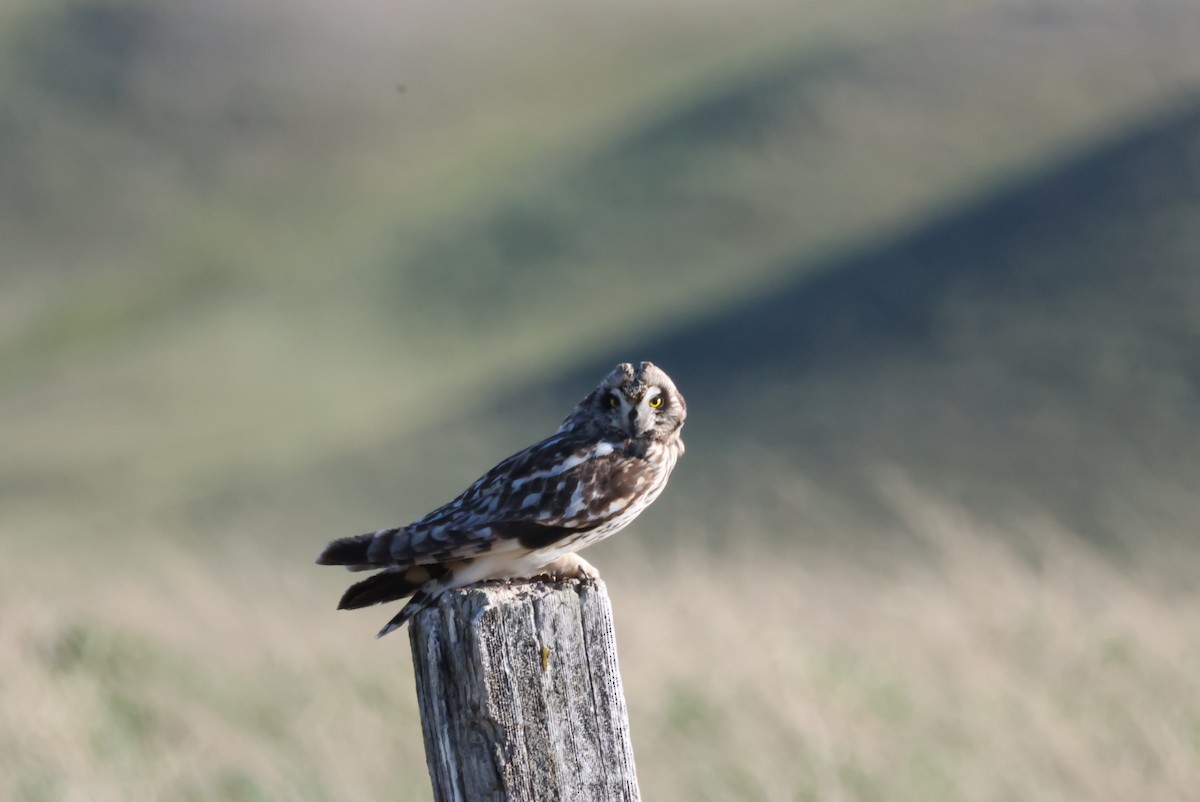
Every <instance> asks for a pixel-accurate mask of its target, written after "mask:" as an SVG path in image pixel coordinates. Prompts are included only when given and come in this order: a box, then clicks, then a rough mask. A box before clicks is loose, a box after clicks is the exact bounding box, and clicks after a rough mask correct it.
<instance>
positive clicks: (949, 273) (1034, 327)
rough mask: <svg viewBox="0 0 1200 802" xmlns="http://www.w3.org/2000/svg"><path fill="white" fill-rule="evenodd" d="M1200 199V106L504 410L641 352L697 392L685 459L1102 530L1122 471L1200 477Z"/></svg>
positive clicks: (563, 403)
mask: <svg viewBox="0 0 1200 802" xmlns="http://www.w3.org/2000/svg"><path fill="white" fill-rule="evenodd" d="M1198 208H1200V105H1197V104H1193V105H1189V106H1186V107H1182V108H1179V109H1177V110H1175V111H1174V112H1172V113H1170V114H1168V115H1166V116H1164V117H1162V118H1160V119H1156V120H1154V121H1153V122H1151V123H1148V124H1146V125H1144V126H1143V127H1142V128H1140V129H1139V130H1136V131H1134V132H1132V133H1129V134H1127V135H1126V136H1124V137H1123V138H1121V139H1119V140H1117V141H1112V142H1109V143H1106V144H1103V145H1101V146H1098V147H1096V148H1095V149H1093V150H1092V151H1090V152H1087V153H1085V154H1083V155H1081V156H1079V157H1078V158H1075V159H1074V160H1072V161H1070V162H1069V163H1067V164H1064V165H1061V166H1058V167H1056V168H1054V169H1052V170H1049V171H1047V172H1045V173H1044V174H1041V175H1037V176H1034V177H1032V178H1031V179H1030V180H1028V181H1026V182H1025V183H1023V184H1021V185H1018V186H1014V187H1011V188H1009V189H1008V190H1007V191H1005V192H1003V193H1001V194H999V195H997V196H995V197H992V198H991V199H989V200H986V201H984V202H982V203H980V204H978V205H977V206H975V207H972V208H969V209H965V210H963V211H959V212H955V213H953V214H950V215H948V216H946V217H945V218H944V219H941V220H937V221H935V222H933V223H931V224H930V225H927V226H925V227H924V228H922V229H920V230H918V231H915V232H913V233H911V234H909V235H906V236H903V237H900V238H898V239H895V240H893V241H891V242H888V243H885V244H883V245H881V246H879V247H876V248H873V249H871V250H869V251H867V252H864V253H857V254H851V255H848V256H845V257H843V258H840V259H836V260H834V261H832V262H830V263H828V264H826V265H823V266H820V268H819V269H816V270H814V269H813V266H812V265H807V264H803V263H798V264H796V265H794V266H793V270H794V272H796V273H800V274H801V275H802V276H803V277H802V278H800V279H799V280H797V281H795V282H794V283H792V284H791V285H788V286H784V287H779V288H776V289H773V290H772V291H770V292H768V293H766V294H764V295H763V296H762V297H761V298H759V299H757V300H755V301H753V302H751V303H749V304H745V305H742V306H739V307H737V308H733V309H721V310H717V311H714V313H713V314H712V315H710V316H708V317H705V318H702V319H699V320H696V321H694V322H692V323H690V324H688V325H686V326H683V327H680V328H678V329H676V330H674V331H671V332H667V333H659V334H658V335H656V336H654V337H653V338H651V339H649V340H646V341H643V342H636V343H626V344H624V345H623V346H622V347H621V348H619V349H614V350H612V351H611V352H609V353H607V354H605V355H604V356H603V357H601V358H599V359H596V360H593V361H590V362H589V363H588V364H586V365H584V366H581V367H580V368H579V369H578V370H575V371H572V372H571V373H570V374H569V375H566V376H562V377H559V378H556V379H555V380H553V381H552V382H550V383H549V385H548V386H547V387H546V388H544V392H543V390H542V389H541V388H538V389H534V390H533V391H532V393H531V392H530V389H529V388H525V389H523V390H522V391H521V393H520V398H519V399H510V400H509V401H507V402H505V403H504V404H503V407H504V409H503V410H501V411H500V414H504V415H520V414H521V413H522V411H524V412H525V413H526V414H527V413H528V412H529V410H528V408H527V403H526V402H527V401H528V399H529V398H530V397H531V395H532V396H533V397H539V398H542V397H546V398H550V399H553V402H554V405H555V406H556V407H561V408H564V409H565V408H567V407H568V406H569V405H570V404H571V403H573V402H574V401H575V400H577V398H576V397H577V396H578V395H579V394H580V388H586V387H588V386H590V384H591V383H593V382H594V381H595V379H596V377H598V376H600V375H603V373H604V372H605V371H606V370H607V369H608V368H610V367H611V365H612V364H613V363H614V362H616V361H621V360H625V359H641V358H649V359H652V360H653V361H655V362H656V363H657V364H659V365H661V366H663V367H664V368H666V369H667V370H669V372H670V373H671V374H672V375H673V376H674V377H675V378H676V380H677V382H678V384H679V386H680V387H681V388H682V389H683V391H684V392H685V393H686V394H687V396H688V400H689V404H690V408H691V418H690V420H689V423H688V435H689V437H688V442H689V447H690V448H691V449H692V453H697V454H709V455H717V454H721V453H724V452H728V451H729V450H731V449H737V448H739V447H742V446H747V445H751V446H753V447H755V448H759V449H768V450H770V451H772V452H776V453H778V454H783V455H785V456H786V459H787V460H788V461H789V462H790V463H792V464H793V465H795V466H796V467H797V469H798V470H801V471H806V472H817V473H822V474H825V475H829V476H834V477H836V476H837V475H838V472H839V471H843V472H844V475H843V476H842V479H843V480H844V481H845V482H852V481H855V480H856V478H857V481H859V482H861V478H862V469H863V467H864V466H870V465H872V464H879V463H890V464H897V465H901V466H903V467H905V468H906V469H908V470H910V471H911V472H913V473H914V474H915V475H917V476H919V477H923V478H925V479H926V480H928V481H929V482H932V483H936V484H937V485H938V486H939V487H946V488H948V489H950V490H951V491H959V490H961V491H963V493H964V494H965V496H964V497H965V498H966V499H967V500H972V499H974V500H978V498H979V497H980V496H987V495H994V494H993V491H995V492H996V493H998V494H999V497H1003V498H1006V499H1011V498H1012V497H1014V496H1017V497H1022V496H1028V497H1032V498H1035V499H1036V500H1037V501H1038V503H1045V504H1046V505H1047V506H1049V507H1052V508H1055V509H1057V510H1058V511H1059V512H1062V513H1063V514H1066V515H1069V516H1074V517H1081V519H1082V524H1081V525H1083V526H1093V525H1095V523H1096V522H1095V520H1093V518H1094V517H1095V516H1093V515H1091V514H1089V511H1091V512H1094V513H1096V514H1097V515H1099V514H1100V513H1101V511H1102V509H1103V508H1104V504H1103V503H1102V500H1101V499H1100V498H1099V497H1100V496H1103V495H1104V494H1107V493H1110V492H1111V491H1112V490H1113V486H1114V484H1120V483H1121V482H1123V481H1124V478H1125V477H1128V476H1129V474H1130V473H1135V472H1140V471H1145V470H1146V469H1150V470H1151V471H1152V472H1153V473H1160V472H1161V473H1169V474H1172V475H1175V476H1179V475H1180V474H1179V471H1180V470H1184V474H1183V475H1186V476H1195V475H1196V473H1195V471H1196V468H1197V466H1196V465H1195V464H1193V463H1194V462H1195V459H1196V455H1197V454H1198V453H1200V450H1195V449H1191V448H1188V447H1187V446H1186V444H1188V443H1195V442H1196V428H1195V423H1196V422H1197V418H1198V417H1200V415H1198V410H1200V365H1198V363H1197V360H1196V359H1195V355H1196V354H1197V353H1198V352H1200V350H1198V349H1200V324H1198V323H1197V321H1196V317H1195V312H1196V309H1198V308H1200V278H1197V270H1196V265H1197V264H1198V263H1200V231H1198V230H1197V224H1198V223H1200V219H1197V216H1196V209H1198ZM1189 213H1190V216H1189ZM1168 397H1169V398H1168ZM706 459H708V460H709V465H710V468H711V469H712V470H715V471H718V472H719V471H720V470H721V469H720V467H719V466H720V460H712V459H711V456H710V457H708V458H706ZM833 481H834V483H835V484H837V483H838V480H837V479H836V478H835V479H834V480H833ZM848 492H853V491H848Z"/></svg>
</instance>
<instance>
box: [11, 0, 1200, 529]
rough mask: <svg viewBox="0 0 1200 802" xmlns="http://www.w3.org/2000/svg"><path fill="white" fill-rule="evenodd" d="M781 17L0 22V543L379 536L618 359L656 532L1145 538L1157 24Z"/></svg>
mask: <svg viewBox="0 0 1200 802" xmlns="http://www.w3.org/2000/svg"><path fill="white" fill-rule="evenodd" d="M784 9H785V7H784V6H782V5H780V6H777V7H773V6H772V5H771V4H770V3H763V4H761V5H758V6H754V7H752V8H750V9H745V10H736V11H735V10H733V9H732V8H731V7H730V8H727V7H725V6H723V5H721V4H715V5H711V6H705V7H703V8H700V9H697V8H694V7H692V6H690V5H688V6H686V7H685V6H684V5H679V6H672V5H667V6H661V7H656V8H655V9H643V8H640V7H635V6H632V5H631V6H629V7H623V8H622V9H621V14H618V15H615V16H612V17H611V18H610V15H609V14H608V13H605V12H601V11H599V10H594V11H589V12H584V11H576V12H571V13H567V12H562V11H556V12H549V11H547V10H546V9H544V8H540V7H535V6H532V5H531V6H529V15H528V16H526V17H522V16H520V15H512V14H508V13H505V14H504V15H501V16H503V19H501V16H497V15H500V12H497V11H492V10H489V9H486V8H483V7H480V8H476V9H473V14H472V15H470V17H469V18H459V17H457V16H455V15H451V14H450V13H449V12H447V11H445V10H443V9H440V8H439V7H437V6H434V5H429V6H421V7H414V8H413V9H411V10H410V11H407V12H406V13H405V14H403V15H394V14H392V13H391V12H390V11H388V10H387V9H386V8H385V7H383V6H378V7H364V8H363V9H362V16H361V17H354V18H351V17H347V16H343V15H336V14H333V13H331V12H327V11H326V10H324V9H322V8H321V7H319V6H317V5H315V4H314V5H311V6H297V7H295V8H294V9H293V10H291V11H290V12H289V14H288V15H287V16H286V17H283V18H281V17H279V15H277V14H274V13H272V12H271V10H270V9H268V8H266V7H265V6H264V7H260V6H255V5H254V4H249V5H245V4H233V3H215V4H214V3H191V4H176V5H174V6H172V7H163V6H160V5H156V4H150V3H138V2H105V3H98V4H97V3H78V4H74V3H69V2H67V3H54V4H26V5H17V6H12V7H10V8H9V9H8V10H7V11H6V13H5V15H4V16H3V17H2V18H0V19H2V20H3V30H2V33H3V41H4V43H5V47H4V50H3V53H2V54H0V55H2V57H3V63H4V64H5V69H4V70H3V76H4V77H3V87H4V90H3V91H4V97H5V103H4V105H3V108H2V109H0V150H2V152H3V160H2V164H3V168H2V170H0V180H3V182H4V186H5V191H4V192H3V193H2V197H3V206H0V234H2V236H3V239H4V241H5V243H6V248H5V250H6V255H5V261H6V266H5V271H4V278H3V281H4V284H5V287H4V293H3V295H4V300H3V304H4V315H3V321H4V322H3V326H2V330H0V333H2V335H3V340H2V341H0V353H2V354H3V356H4V359H3V364H4V368H3V369H2V370H0V382H2V383H3V384H2V385H0V386H2V387H3V395H2V397H0V405H2V408H0V413H2V414H3V416H4V419H5V421H6V423H5V426H6V429H7V430H8V433H7V435H6V440H8V441H9V442H8V447H7V448H6V456H5V458H4V461H3V463H2V464H0V476H2V477H3V480H4V481H3V482H2V483H0V494H2V496H3V502H4V507H5V510H6V512H5V518H6V519H7V523H6V524H5V527H6V528H10V527H11V528H13V529H14V530H16V529H21V530H24V531H43V532H45V533H52V532H55V531H58V532H64V531H65V532H73V531H74V529H75V526H74V522H75V521H76V520H77V518H78V516H79V515H80V514H81V513H83V512H84V511H86V515H87V517H88V520H89V521H90V522H91V526H93V527H96V529H97V531H98V532H100V531H102V532H104V533H106V534H107V535H113V534H115V533H117V532H129V531H134V532H135V533H136V532H137V531H150V530H153V531H159V530H160V529H162V528H163V527H164V526H165V527H166V528H167V529H169V530H171V531H177V532H180V533H181V534H186V533H188V532H191V533H193V534H200V533H206V534H213V533H216V532H218V531H224V530H227V529H229V528H230V527H233V528H234V529H242V528H244V527H247V526H253V527H254V528H258V527H259V526H261V527H262V528H263V529H265V530H275V531H288V532H289V533H290V534H289V535H288V537H289V539H292V538H295V537H296V535H295V533H294V531H293V529H292V527H293V526H294V525H295V524H296V523H297V522H307V523H309V524H311V525H313V528H314V530H316V531H321V529H322V528H323V527H329V528H330V529H332V530H333V531H340V530H341V529H342V528H344V527H346V526H350V527H352V528H353V527H358V526H367V527H370V526H374V525H375V524H374V523H372V521H377V520H379V519H381V520H384V521H390V520H392V519H393V518H395V517H396V516H397V515H399V516H401V517H403V516H406V515H410V514H412V513H413V512H419V511H420V510H421V509H422V508H423V507H424V506H427V505H429V504H432V503H436V502H438V501H441V500H444V498H445V497H446V496H447V495H448V494H451V493H453V492H454V491H455V488H457V486H458V485H459V484H461V483H462V482H464V481H466V480H467V479H469V477H471V476H473V475H475V473H476V472H477V471H479V470H481V469H482V468H484V467H486V465H488V464H490V463H491V462H492V461H494V460H496V459H498V458H499V457H500V456H503V455H504V454H506V453H508V451H509V450H510V449H512V448H516V447H519V446H520V445H521V444H523V443H525V442H528V441H529V440H530V439H531V438H534V437H537V436H539V435H541V434H543V433H545V432H547V431H548V430H549V429H550V428H552V426H553V423H554V422H555V421H556V420H557V418H558V417H559V416H561V414H562V412H563V410H565V409H566V408H567V407H568V406H569V405H570V404H571V403H573V402H574V400H576V399H577V397H579V396H581V395H582V394H583V392H585V391H586V389H587V388H588V387H589V386H590V384H591V383H592V382H594V380H595V377H596V376H598V375H600V374H601V373H602V372H603V370H604V369H606V368H607V367H608V366H609V364H610V363H611V362H613V361H615V360H617V359H640V358H651V359H654V360H655V361H657V362H658V363H659V364H661V365H663V366H664V367H666V368H667V369H668V370H671V371H672V372H673V373H676V374H677V375H678V377H679V382H680V384H681V386H682V387H683V388H684V389H685V392H687V394H688V395H689V399H690V401H691V404H692V407H693V410H694V411H693V415H692V420H691V422H689V427H688V428H689V433H690V437H689V442H690V443H691V444H692V446H693V449H692V452H691V454H692V458H691V459H689V460H688V463H689V464H688V465H687V470H685V471H683V472H682V473H681V475H680V476H679V481H678V483H677V484H678V486H677V487H673V489H672V493H671V494H670V495H669V497H668V498H666V499H664V501H663V506H664V507H665V509H666V511H667V512H664V513H663V514H662V515H661V516H660V518H659V526H660V527H661V526H666V525H668V524H667V521H668V520H674V521H679V522H683V523H681V524H680V525H681V526H690V525H691V523H693V522H694V521H696V520H699V519H704V520H708V521H712V520H713V518H712V517H711V515H712V514H713V511H711V510H708V509H707V508H706V506H705V505H703V504H701V503H700V502H699V499H702V498H703V499H714V498H719V499H721V502H720V503H719V504H718V505H717V506H718V507H719V508H720V510H719V511H718V512H717V514H718V515H720V516H724V517H723V518H719V519H718V520H720V521H721V527H726V526H729V525H732V524H733V522H734V521H738V520H742V517H743V516H744V515H745V514H747V513H748V512H754V513H756V514H758V515H762V516H765V518H764V519H763V520H764V524H766V525H768V526H769V528H771V529H776V528H778V527H780V526H788V524H789V523H790V524H792V525H793V526H794V528H799V529H802V530H804V531H808V532H814V531H815V532H821V531H828V532H834V531H840V530H842V529H844V528H845V524H846V523H847V522H848V521H850V522H853V524H854V525H855V526H861V525H869V526H868V528H871V527H874V526H876V525H877V524H878V523H879V520H878V518H877V517H872V516H873V513H872V508H873V507H875V506H877V504H876V502H877V500H878V499H877V496H878V493H877V492H876V490H875V485H876V484H877V482H876V479H875V477H876V475H877V474H878V471H879V470H880V469H881V468H883V469H889V470H890V469H895V470H898V471H901V472H903V473H905V474H907V475H909V476H910V477H911V478H912V479H913V480H914V481H916V482H917V483H918V484H920V485H921V486H923V487H927V488H929V489H930V490H932V491H935V492H936V493H939V494H945V495H946V496H948V497H950V498H954V499H956V500H960V501H962V502H964V503H967V504H968V505H970V506H971V507H972V508H975V509H977V510H978V511H980V512H981V513H983V514H985V515H986V516H988V517H994V516H995V515H997V514H999V513H1001V512H1003V511H1012V510H1017V511H1024V510H1025V509H1026V508H1035V509H1045V508H1048V509H1049V510H1051V511H1052V512H1053V514H1055V515H1056V516H1060V517H1061V518H1062V519H1063V520H1064V521H1065V522H1066V523H1067V524H1070V525H1072V526H1075V527H1077V528H1080V529H1082V530H1083V531H1085V532H1089V533H1091V532H1096V533H1097V534H1100V535H1105V536H1107V535H1111V534H1112V531H1111V530H1113V529H1114V527H1115V528H1116V529H1120V528H1121V527H1122V526H1123V525H1124V524H1123V523H1122V522H1123V521H1124V520H1125V519H1126V518H1128V519H1129V520H1130V521H1134V520H1139V516H1141V515H1144V514H1146V513H1147V512H1154V511H1160V512H1162V511H1165V514H1167V520H1165V521H1164V523H1163V525H1164V526H1165V527H1166V528H1167V529H1171V528H1172V527H1173V526H1174V528H1178V526H1175V525H1176V524H1178V523H1179V520H1178V518H1176V519H1171V517H1170V516H1171V515H1174V514H1175V513H1172V512H1170V510H1171V509H1173V508H1172V507H1171V506H1170V505H1171V504H1175V503H1176V502H1179V501H1182V500H1186V496H1187V495H1188V494H1187V490H1186V489H1187V487H1189V486H1191V485H1192V484H1194V481H1195V478H1196V476H1197V473H1196V468H1197V465H1196V461H1197V456H1196V455H1197V450H1196V448H1195V447H1194V446H1195V445H1196V442H1195V437H1196V435H1195V431H1196V428H1195V425H1194V423H1195V416H1196V414H1197V397H1196V396H1197V388H1196V373H1195V368H1194V365H1195V359H1194V354H1195V342H1196V333H1197V326H1196V324H1195V322H1194V321H1195V319H1196V315H1195V309H1196V304H1197V297H1198V296H1197V287H1196V281H1195V278H1194V274H1195V271H1194V269H1193V268H1192V265H1193V264H1194V260H1195V258H1196V256H1197V253H1198V250H1197V241H1196V235H1195V234H1194V232H1195V231H1196V230H1197V228H1196V225H1195V223H1196V219H1195V216H1196V201H1197V198H1196V194H1195V192H1196V191H1195V181H1194V178H1195V176H1196V170H1197V161H1196V159H1197V157H1196V152H1197V143H1196V139H1195V135H1196V132H1195V114H1196V112H1195V104H1196V103H1197V102H1198V101H1197V95H1196V91H1195V90H1196V87H1197V81H1198V80H1200V55H1198V54H1197V52H1196V48H1194V47H1193V46H1192V45H1193V43H1194V42H1195V41H1196V36H1197V33H1200V14H1197V12H1196V11H1195V8H1194V5H1193V4H1191V3H1189V2H1184V1H1182V0H1180V1H1178V2H1175V1H1173V0H1158V1H1157V2H1153V3H1146V4H1141V5H1139V6H1137V7H1136V8H1135V7H1133V6H1130V5H1129V4H1125V3H1120V2H1110V3H1103V2H1101V3H1097V2H1079V3H1059V4H1055V6H1054V7H1052V8H1051V7H1048V6H1042V5H1037V4H1032V5H1031V4H1024V3H1015V2H980V3H976V4H973V5H972V7H970V8H963V7H961V4H955V5H954V7H953V10H951V7H950V6H949V5H941V4H938V3H933V2H931V3H927V4H922V5H920V6H916V7H911V8H906V9H905V11H904V13H903V14H901V13H899V12H896V11H889V10H888V7H887V6H886V5H885V4H882V3H878V4H876V3H872V2H867V1H866V0H864V2H859V3H853V4H841V5H839V6H838V7H836V8H833V7H830V8H824V7H823V8H821V9H809V11H810V12H812V13H803V12H802V11H800V10H796V11H795V12H785V11H784ZM622 15H623V16H622ZM372 20H374V22H371V21H372ZM683 20H686V23H687V24H686V25H681V24H680V23H681V21H683ZM364 22H367V24H364ZM631 31H636V33H634V34H631V33H630V32H631ZM439 37H440V38H439ZM505 399H508V400H507V401H506V400H505ZM118 499H119V500H121V501H120V502H118V501H117V500H118ZM268 499H269V500H270V501H269V503H268V502H267V500H268ZM1164 505H1166V506H1164ZM281 508H282V509H283V510H285V511H286V512H284V513H283V516H282V518H281V517H280V509H281ZM689 511H690V512H689ZM859 515H865V516H866V517H865V518H862V519H859V518H857V517H856V516H859ZM845 516H850V517H849V518H846V517H845ZM1123 516H1124V517H1123ZM364 519H366V520H364ZM355 521H358V523H355ZM252 522H253V523H252ZM147 527H148V528H149V529H148V530H147V529H146V528H147ZM789 528H791V527H789ZM316 539H319V537H316V536H314V540H316Z"/></svg>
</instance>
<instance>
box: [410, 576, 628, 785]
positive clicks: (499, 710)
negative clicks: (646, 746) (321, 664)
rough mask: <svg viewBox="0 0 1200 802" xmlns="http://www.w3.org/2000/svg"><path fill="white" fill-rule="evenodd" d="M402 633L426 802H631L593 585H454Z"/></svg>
mask: <svg viewBox="0 0 1200 802" xmlns="http://www.w3.org/2000/svg"><path fill="white" fill-rule="evenodd" d="M409 627H410V629H409V637H410V640H411V643H412V652H413V663H414V666H415V668H416V678H417V696H418V699H419V701H420V706H421V725H422V728H423V730H424V733H425V754H426V759H427V761H428V764H429V773H430V776H431V777H432V779H433V793H434V798H435V799H436V800H437V802H479V801H480V800H497V802H499V801H500V800H503V801H504V802H526V801H528V802H532V801H533V800H571V801H573V800H579V802H605V800H621V801H622V802H636V800H638V799H639V798H640V797H639V794H638V786H637V775H636V773H635V771H634V763H633V747H632V745H631V743H630V739H629V721H628V716H627V713H626V709H625V697H624V693H623V691H622V688H621V675H620V673H619V671H618V668H617V649H616V640H615V637H614V634H613V620H612V607H611V605H610V604H609V601H608V593H607V591H606V590H605V587H604V583H603V582H601V581H600V580H590V579H589V580H578V579H571V580H565V581H562V582H521V583H516V584H498V583H493V584H488V585H482V586H475V587H470V588H464V589H462V590H457V591H452V592H450V593H446V594H444V595H443V596H442V597H441V599H440V600H439V602H438V603H437V604H436V605H435V606H433V607H431V608H429V609H427V610H425V611H423V612H422V613H420V614H419V615H418V616H417V617H416V618H415V619H414V620H413V621H412V622H410V624H409Z"/></svg>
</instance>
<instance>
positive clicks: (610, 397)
mask: <svg viewBox="0 0 1200 802" xmlns="http://www.w3.org/2000/svg"><path fill="white" fill-rule="evenodd" d="M686 418H687V402H686V401H684V399H683V394H682V393H680V392H679V390H677V389H675V382H673V381H671V377H670V376H668V375H667V374H666V373H664V372H663V371H662V370H661V369H659V368H658V367H657V366H655V365H654V364H653V363H652V362H642V363H641V364H640V365H638V366H637V367H634V366H633V365H631V364H630V363H628V362H622V363H621V364H620V365H617V366H616V367H615V368H613V370H612V372H611V373H609V374H608V375H607V376H605V377H604V381H602V382H600V385H599V386H598V387H597V388H596V389H595V390H592V392H591V393H589V394H588V396H587V397H586V398H584V399H583V400H582V401H580V402H579V405H578V406H577V407H575V409H573V410H571V414H570V415H568V416H567V419H566V420H564V421H563V423H562V426H560V427H559V431H560V432H563V431H575V430H579V429H582V428H585V427H594V428H596V429H598V430H599V431H601V432H606V433H610V434H614V435H617V436H619V437H641V438H649V439H656V440H665V439H666V438H668V437H671V436H673V435H678V433H679V430H680V429H681V428H682V427H683V421H684V419H686Z"/></svg>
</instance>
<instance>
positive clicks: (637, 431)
mask: <svg viewBox="0 0 1200 802" xmlns="http://www.w3.org/2000/svg"><path fill="white" fill-rule="evenodd" d="M653 418H654V416H653V415H652V414H646V413H645V412H643V411H642V410H640V409H637V408H634V409H631V410H629V415H628V418H627V420H628V423H627V424H626V426H625V431H627V432H629V436H630V437H638V436H640V435H643V434H645V433H646V432H648V431H650V426H651V425H652V423H653Z"/></svg>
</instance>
